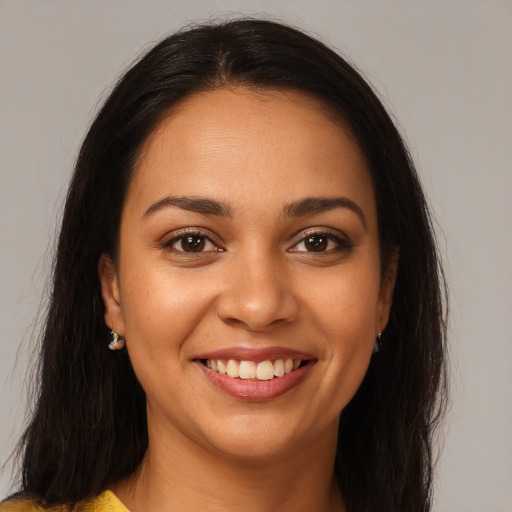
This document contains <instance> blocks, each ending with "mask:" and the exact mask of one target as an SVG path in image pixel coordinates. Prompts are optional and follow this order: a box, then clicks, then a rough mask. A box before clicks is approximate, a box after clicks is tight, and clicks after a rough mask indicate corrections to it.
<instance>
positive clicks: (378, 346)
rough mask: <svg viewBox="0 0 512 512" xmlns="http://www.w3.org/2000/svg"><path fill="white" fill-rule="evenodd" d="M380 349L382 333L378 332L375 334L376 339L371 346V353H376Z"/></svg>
mask: <svg viewBox="0 0 512 512" xmlns="http://www.w3.org/2000/svg"><path fill="white" fill-rule="evenodd" d="M381 350H382V333H381V332H379V334H378V335H377V339H376V340H375V345H374V346H373V353H374V354H378V353H379V352H380V351H381Z"/></svg>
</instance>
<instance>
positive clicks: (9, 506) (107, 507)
mask: <svg viewBox="0 0 512 512" xmlns="http://www.w3.org/2000/svg"><path fill="white" fill-rule="evenodd" d="M0 512H129V510H128V509H127V508H126V507H125V506H124V505H123V504H122V503H121V501H119V499H118V498H117V496H116V495H115V494H114V493H113V492H111V491H104V492H102V493H101V494H100V495H99V496H96V497H95V498H90V499H87V500H84V501H81V502H80V503H77V504H76V505H74V506H68V505H54V506H52V507H49V508H45V507H42V506H41V505H39V504H38V503H37V502H36V501H35V500H29V499H21V498H13V499H10V500H6V501H4V502H2V503H0Z"/></svg>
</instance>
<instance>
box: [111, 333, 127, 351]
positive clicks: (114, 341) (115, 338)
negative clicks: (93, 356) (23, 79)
mask: <svg viewBox="0 0 512 512" xmlns="http://www.w3.org/2000/svg"><path fill="white" fill-rule="evenodd" d="M123 347H124V340H123V338H121V337H120V336H119V334H117V332H116V331H114V329H112V330H111V331H110V342H109V344H108V348H109V349H110V350H121V349H122V348H123Z"/></svg>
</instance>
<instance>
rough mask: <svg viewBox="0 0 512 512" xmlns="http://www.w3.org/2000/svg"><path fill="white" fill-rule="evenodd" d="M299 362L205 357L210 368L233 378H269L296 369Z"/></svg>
mask: <svg viewBox="0 0 512 512" xmlns="http://www.w3.org/2000/svg"><path fill="white" fill-rule="evenodd" d="M301 362H302V360H301V359H276V360H275V361H274V362H272V361H270V360H268V359H267V360H266V361H261V362H259V363H256V362H254V361H237V360H235V359H229V360H228V361H226V360H221V359H207V360H206V362H205V364H206V366H207V367H208V368H210V370H212V371H214V372H217V373H220V374H222V375H228V377H232V378H235V379H236V378H240V379H246V380H247V379H258V380H271V379H273V378H274V377H282V376H283V375H285V374H287V373H290V372H292V371H293V370H297V369H298V368H299V367H300V364H301Z"/></svg>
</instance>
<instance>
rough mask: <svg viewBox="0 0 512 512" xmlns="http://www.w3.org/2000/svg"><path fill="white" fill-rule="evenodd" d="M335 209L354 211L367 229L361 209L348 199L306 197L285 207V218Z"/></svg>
mask: <svg viewBox="0 0 512 512" xmlns="http://www.w3.org/2000/svg"><path fill="white" fill-rule="evenodd" d="M335 208H347V209H349V210H352V211H353V212H354V213H355V214H356V215H357V216H358V217H359V218H360V219H361V222H362V223H363V226H365V227H366V219H365V216H364V213H363V210H362V209H361V207H360V206H359V205H358V204H357V203H355V202H354V201H352V200H351V199H348V198H347V197H306V198H305V199H301V200H300V201H293V202H291V203H288V204H287V205H286V206H285V207H284V215H285V217H302V216H304V215H311V214H316V213H323V212H328V211H330V210H334V209H335Z"/></svg>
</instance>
